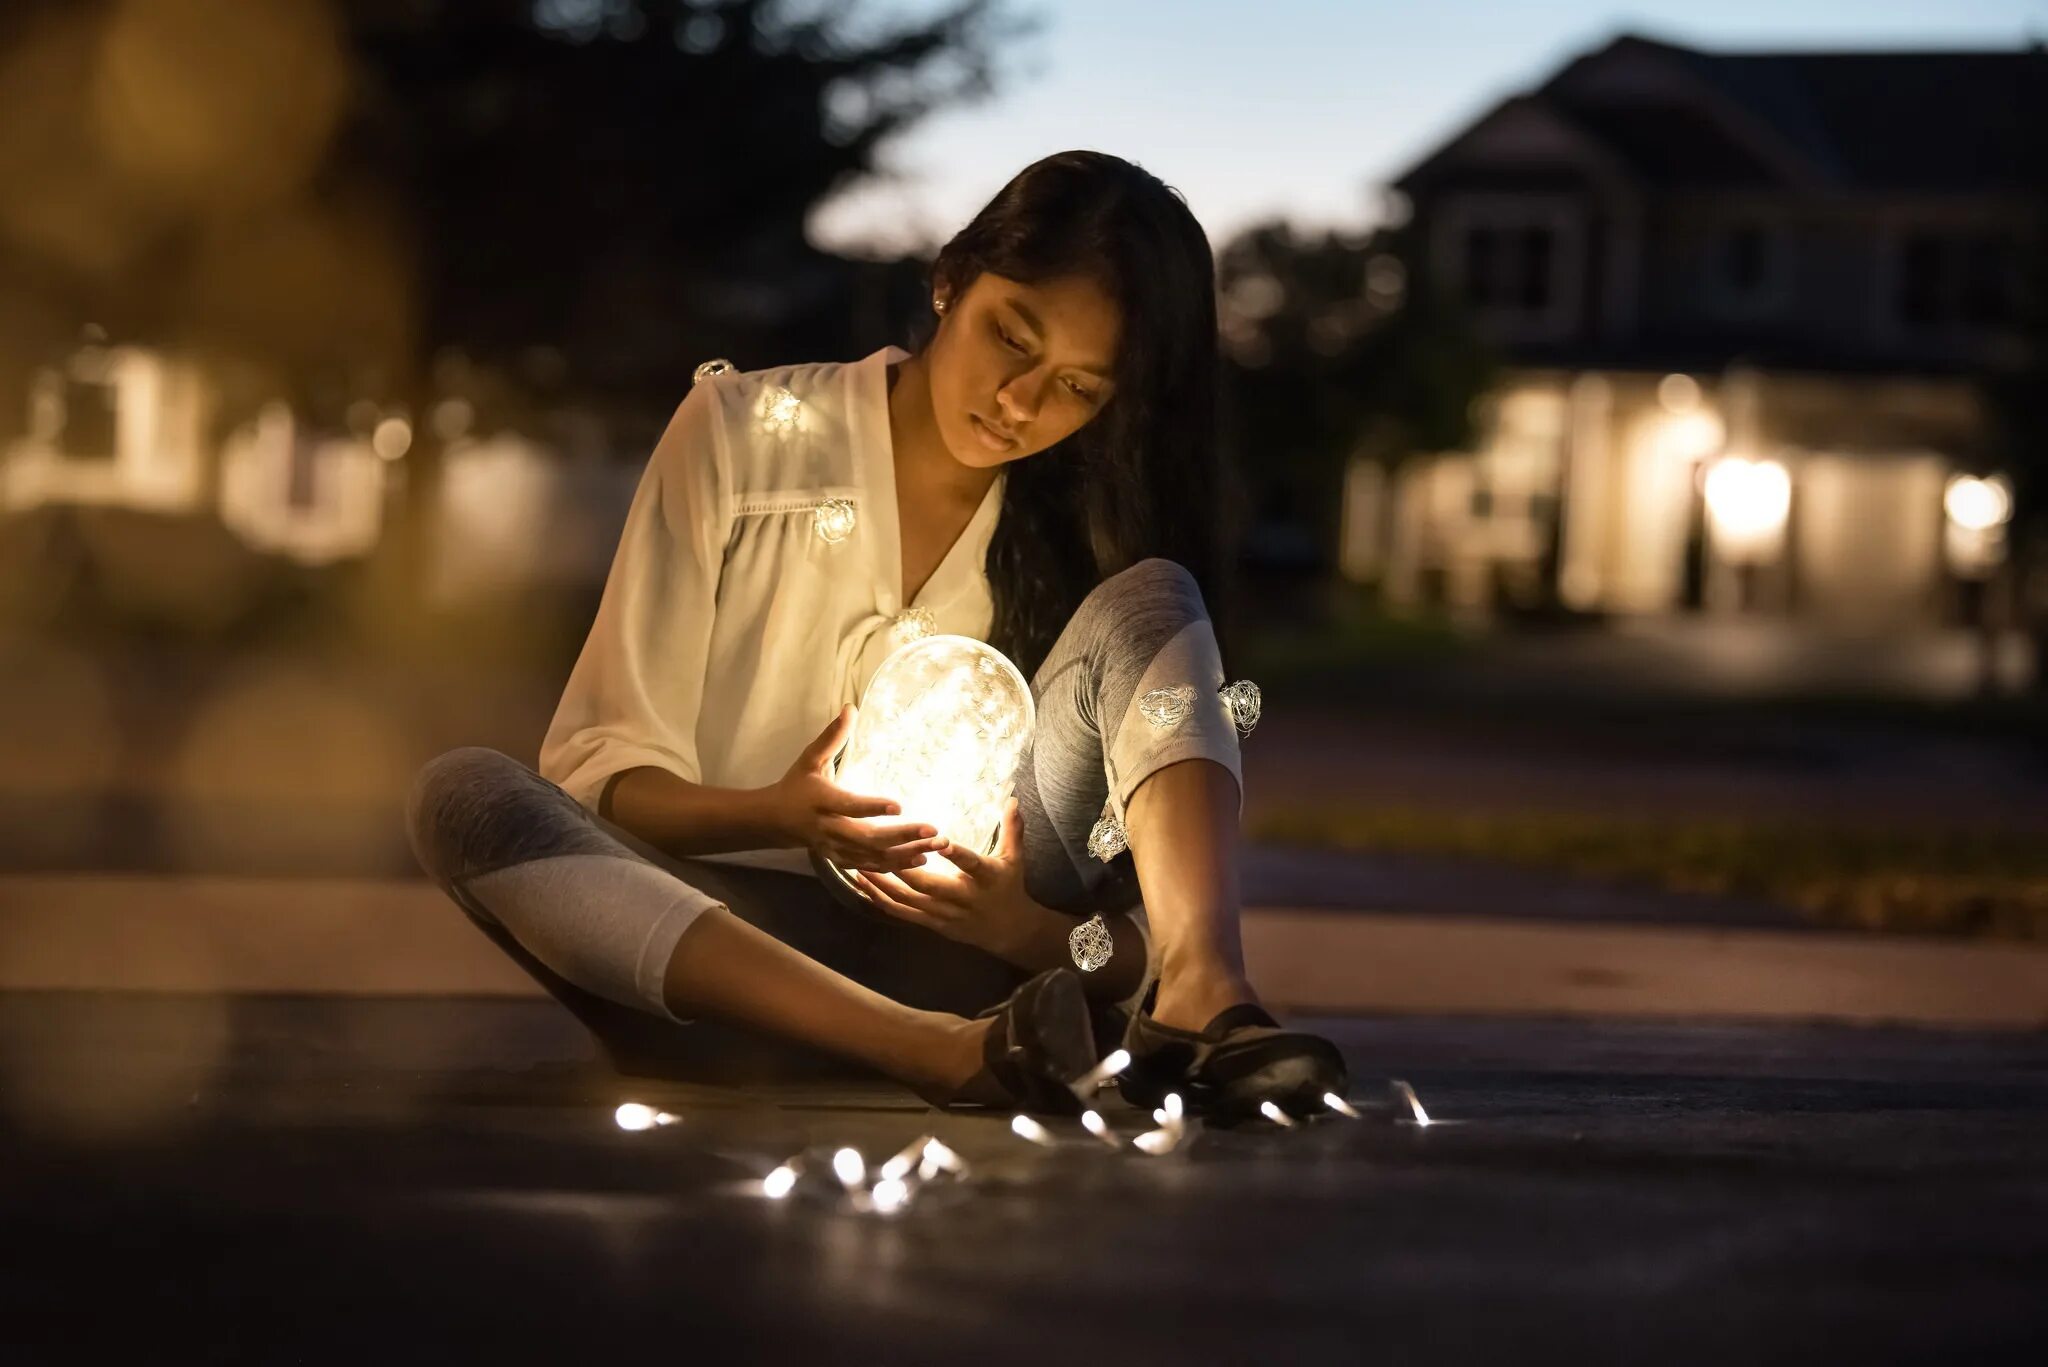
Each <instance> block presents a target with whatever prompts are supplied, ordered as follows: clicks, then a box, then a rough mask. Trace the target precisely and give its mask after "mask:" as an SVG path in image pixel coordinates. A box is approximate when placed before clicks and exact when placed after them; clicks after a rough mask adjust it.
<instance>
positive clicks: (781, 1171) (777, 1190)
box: [761, 1163, 796, 1201]
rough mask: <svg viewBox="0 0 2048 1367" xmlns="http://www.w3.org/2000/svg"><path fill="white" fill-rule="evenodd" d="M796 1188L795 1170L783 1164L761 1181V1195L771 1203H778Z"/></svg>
mask: <svg viewBox="0 0 2048 1367" xmlns="http://www.w3.org/2000/svg"><path fill="white" fill-rule="evenodd" d="M795 1188H796V1169H795V1168H794V1167H793V1166H791V1165H790V1164H788V1163H784V1164H783V1165H782V1166H781V1167H779V1168H777V1169H776V1170H775V1171H773V1172H771V1173H769V1174H768V1175H767V1176H766V1177H764V1178H762V1179H761V1194H762V1195H763V1196H765V1197H767V1198H768V1199H769V1200H771V1201H780V1200H781V1199H782V1198H783V1197H785V1196H787V1195H789V1193H790V1192H791V1191H793V1190H795Z"/></svg>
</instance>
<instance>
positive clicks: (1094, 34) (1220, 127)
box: [811, 0, 2048, 251]
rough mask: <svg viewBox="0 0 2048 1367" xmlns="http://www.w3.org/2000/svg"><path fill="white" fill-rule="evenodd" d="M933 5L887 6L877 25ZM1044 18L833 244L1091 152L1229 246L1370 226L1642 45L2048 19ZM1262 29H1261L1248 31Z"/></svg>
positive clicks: (1145, 13) (2025, 12)
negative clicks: (1542, 89) (1630, 43)
mask: <svg viewBox="0 0 2048 1367" xmlns="http://www.w3.org/2000/svg"><path fill="white" fill-rule="evenodd" d="M938 8H941V6H940V5H938V4H936V3H923V0H919V2H917V3H910V2H908V0H898V3H895V4H893V5H889V4H876V3H875V0H870V4H869V6H868V8H866V9H863V10H861V11H859V12H860V13H861V14H862V15H864V16H866V17H867V18H868V19H869V20H872V19H874V18H875V17H877V16H887V15H916V14H920V13H927V12H931V11H934V10H936V9H938ZM1011 8H1012V9H1013V11H1015V12H1018V13H1025V14H1036V15H1039V16H1042V18H1043V21H1044V22H1043V24H1042V26H1041V27H1040V29H1039V31H1038V32H1037V33H1036V34H1035V35H1033V36H1032V37H1030V38H1027V39H1024V40H1023V41H1022V42H1021V43H1020V44H1019V45H1018V50H1017V51H1015V52H1014V53H1009V54H1005V55H1004V56H1003V58H1002V59H1001V60H1000V67H999V69H1000V71H1001V73H1002V75H1001V88H1000V89H999V90H998V92H997V93H996V94H995V95H994V96H993V97H991V98H990V99H988V100H986V101H984V102H982V103H980V104H978V105H973V106H969V107H964V108H960V109H955V110H950V111H947V112H944V113H941V114H938V115H936V116H934V117H933V118H932V119H931V120H929V121H928V122H927V123H925V124H923V125H921V126H920V127H918V128H917V129H915V130H914V131H912V132H911V133H909V134H907V135H905V136H904V137H903V138H901V139H900V140H899V141H897V142H896V143H895V144H894V145H893V146H891V147H890V148H888V149H887V151H886V152H885V154H884V157H883V160H884V163H885V164H886V165H887V166H888V167H890V168H891V169H892V170H893V171H894V172H896V173H897V174H896V175H895V176H894V177H892V178H890V179H887V180H883V181H877V182H870V183H868V184H866V185H864V186H862V187H859V188H857V189H855V190H852V191H850V192H848V193H845V194H842V195H840V196H838V197H837V198H835V199H834V200H833V201H831V202H830V203H828V204H826V205H823V206H821V208H820V209H819V211H818V212H817V214H816V215H815V216H814V217H813V219H812V223H811V233H812V237H813V238H814V240H816V241H817V242H819V243H820V245H823V246H826V247H830V248H834V249H838V250H847V251H862V250H872V251H886V250H892V249H908V248H909V247H911V246H914V245H920V244H921V245H925V246H932V245H936V244H937V242H938V241H940V240H943V238H945V237H946V236H948V235H950V234H951V233H952V232H953V231H954V230H955V229H957V228H958V227H959V226H960V225H961V224H963V223H965V222H966V221H967V219H968V218H970V217H971V216H972V215H973V213H974V211H975V210H976V209H978V208H979V207H980V206H981V205H982V204H983V203H984V202H985V201H986V200H987V199H988V197H989V196H990V195H992V194H993V193H994V192H995V191H996V190H997V189H999V188H1000V187H1001V186H1002V184H1003V182H1004V181H1006V180H1008V179H1009V178H1010V176H1012V175H1014V174H1015V173H1016V172H1017V171H1019V170H1021V169H1022V168H1023V167H1024V166H1026V165H1027V164H1029V163H1030V162H1032V161H1034V160H1036V159H1037V158H1039V157H1041V156H1044V155H1046V154H1047V153H1049V152H1056V151H1059V150H1061V149H1062V148H1067V147H1093V148H1098V149H1100V150H1102V151H1107V152H1114V153H1116V154H1118V155H1119V156H1124V157H1129V158H1130V159H1132V160H1133V161H1136V162H1139V163H1140V164H1142V165H1144V166H1145V167H1146V168H1147V169H1148V170H1150V171H1152V172H1153V173H1154V174H1155V175H1157V176H1159V177H1160V178H1161V179H1162V180H1164V181H1166V182H1167V183H1168V184H1170V185H1174V186H1178V187H1179V188H1180V190H1181V192H1182V193H1183V194H1185V195H1186V196H1187V198H1188V202H1189V204H1190V205H1191V207H1192V208H1193V209H1194V211H1195V215H1196V217H1197V218H1199V219H1200V220H1201V222H1202V225H1203V227H1204V228H1205V229H1206V230H1207V231H1208V233H1209V237H1210V240H1211V242H1213V243H1215V244H1217V245H1219V246H1220V245H1221V244H1222V243H1223V241H1225V240H1226V239H1227V238H1228V237H1229V236H1230V235H1231V234H1232V233H1233V232H1235V231H1236V230H1237V229H1239V228H1242V227H1243V226H1245V225H1246V224H1248V223H1251V222H1255V221H1257V220H1258V219H1260V218H1263V217H1267V216H1270V215H1272V214H1276V213H1277V214H1284V215H1285V216H1287V217H1289V218H1292V219H1294V220H1295V221H1297V222H1300V223H1304V224H1308V225H1311V226H1344V227H1362V226H1365V225H1366V224H1369V223H1371V222H1372V221H1373V220H1374V219H1375V217H1376V216H1377V207H1376V206H1377V188H1376V187H1377V186H1378V185H1379V184H1380V183H1382V182H1383V181H1385V180H1387V179H1389V178H1390V177H1392V176H1394V175H1397V174H1399V172H1400V171H1401V170H1403V169H1404V168H1405V167H1406V166H1407V165H1408V164H1409V163H1411V162H1412V161H1414V160H1415V159H1416V158H1418V157H1420V156H1421V155H1422V154H1424V153H1425V152H1427V151H1428V150H1429V149H1430V148H1432V147H1433V146H1435V145H1436V144H1437V143H1438V142H1440V141H1441V140H1443V139H1444V138H1446V137H1448V136H1450V135H1451V134H1452V133H1454V132H1456V131H1457V130H1458V129H1459V128H1460V127H1461V126H1463V125H1464V124H1465V123H1466V122H1468V121H1469V120H1470V119H1472V118H1473V117H1475V116H1477V115H1478V114H1480V113H1482V112H1484V111H1485V110H1486V109H1487V108H1489V107H1490V106H1491V105H1492V104H1493V103H1494V102H1495V101H1497V100H1499V99H1501V98H1503V97H1504V96H1507V95H1510V94H1513V93H1515V92H1516V91H1519V90H1524V89H1527V88H1529V87H1531V86H1534V85H1536V84H1538V83H1539V82H1540V81H1542V80H1543V79H1544V78H1545V77H1546V76H1547V75H1549V74H1550V73H1551V72H1553V71H1554V70H1556V69H1557V67H1558V66H1559V65H1561V64H1562V63H1563V62H1564V61H1566V60H1568V59H1569V58H1571V57H1572V56H1574V55H1576V54H1578V53H1581V52H1584V51H1588V50H1590V49H1593V48H1596V47H1598V46H1600V45H1602V44H1603V43H1605V42H1606V41H1607V40H1608V39H1610V38H1611V37H1613V36H1614V35H1615V34H1617V33H1622V32H1633V33H1640V34H1644V35H1647V36H1650V37H1655V38H1660V39H1663V40H1665V41H1668V42H1678V43H1685V44H1688V45H1691V46H1696V47H1701V48H1706V49H1710V50H1711V49H1716V48H1721V49H1729V50H1757V49H1765V48H1771V49H1791V48H1811V47H1831V48H1851V49H1872V48H1900V47H1930V48H2016V47H2019V46H2022V45H2023V44H2025V43H2027V42H2029V41H2035V40H2038V41H2044V42H2048V0H1862V3H1854V4H1852V3H1846V2H1845V0H1720V3H1716V4H1712V5H1708V4H1702V3H1700V0H1691V3H1675V2H1669V0H1667V3H1636V4H1630V5H1625V6H1616V5H1613V4H1606V3H1600V2H1599V0H1437V2H1436V3H1434V4H1415V3H1409V4H1403V5H1398V6H1397V5H1393V4H1385V3H1366V2H1365V0H1011ZM1248 15H1250V16H1256V17H1255V18H1248V17H1247V16H1248Z"/></svg>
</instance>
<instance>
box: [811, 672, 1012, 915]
mask: <svg viewBox="0 0 2048 1367" xmlns="http://www.w3.org/2000/svg"><path fill="white" fill-rule="evenodd" d="M1036 720H1037V710H1036V707H1035V705H1034V703H1033V701H1032V698H1031V685H1030V684H1029V683H1028V682H1026V681H1025V678H1024V675H1023V674H1022V673H1021V672H1019V670H1018V669H1017V667H1016V665H1014V664H1012V663H1011V662H1010V660H1009V659H1008V657H1006V656H1005V655H1004V654H1003V653H1002V652H1001V651H999V650H997V649H995V648H994V647H993V646H991V645H989V644H987V643H986V642H983V641H977V640H975V639H974V638H973V637H971V636H958V635H952V634H948V633H941V634H938V635H933V636H925V637H921V638H919V639H917V640H914V641H909V642H906V643H905V644H903V645H900V646H898V647H897V648H896V649H895V650H894V651H892V652H890V654H889V656H888V657H887V658H886V659H884V660H883V661H882V663H881V665H880V667H879V668H877V669H876V670H875V673H874V677H873V678H872V679H870V680H869V681H868V686H867V689H866V690H865V692H864V693H863V694H862V696H861V701H860V715H859V717H858V718H857V719H856V720H855V722H854V727H853V734H852V735H851V736H850V737H848V738H847V742H846V744H845V746H844V747H842V748H841V750H840V752H839V755H838V757H837V759H836V761H835V767H834V769H833V771H832V781H833V782H834V783H836V784H838V785H839V786H840V787H842V788H845V789H847V790H849V791H851V792H856V793H863V794H871V795H873V796H877V797H886V798H891V799H893V800H895V801H896V802H897V803H898V804H899V805H900V806H901V808H902V811H901V813H900V814H899V815H896V816H887V817H874V818H858V819H860V820H865V821H869V822H871V823H878V824H883V825H898V824H901V823H903V822H906V821H921V822H924V823H926V824H928V825H930V826H932V827H933V828H934V829H936V830H937V831H938V833H939V834H940V835H941V836H943V837H945V838H946V839H948V840H950V841H952V842H953V843H955V844H957V845H962V846H965V847H966V848H967V849H969V850H971V851H973V852H974V853H976V854H983V855H987V854H993V853H995V851H996V847H997V844H998V842H999V841H1000V840H1001V837H1002V815H1003V803H1004V800H1005V799H1007V798H1008V797H1009V795H1010V788H1011V783H1012V781H1013V779H1014V778H1015V777H1016V772H1017V765H1018V763H1019V762H1020V761H1021V760H1022V759H1023V756H1024V748H1025V746H1026V745H1027V744H1029V743H1030V740H1031V733H1032V728H1033V726H1034V725H1035V724H1036ZM941 857H942V856H935V855H932V854H927V855H926V856H925V858H924V861H923V865H922V867H929V866H930V865H931V863H932V861H933V859H934V858H941ZM821 862H822V863H823V866H824V867H825V868H826V869H829V870H831V872H832V874H833V875H834V876H835V877H837V878H838V879H839V880H840V881H841V882H843V883H845V884H846V886H847V887H848V888H849V889H853V885H852V883H851V882H850V881H848V880H847V878H846V873H845V871H844V870H843V869H840V868H839V867H838V866H837V865H835V864H833V863H831V861H829V860H823V861H821ZM853 890H854V891H856V893H857V892H858V890H857V889H853Z"/></svg>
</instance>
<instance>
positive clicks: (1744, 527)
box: [1705, 456, 1792, 544]
mask: <svg viewBox="0 0 2048 1367" xmlns="http://www.w3.org/2000/svg"><path fill="white" fill-rule="evenodd" d="M1705 492H1706V497H1707V511H1708V512H1709V513H1711V514H1712V515H1713V518H1714V529H1715V531H1716V533H1718V534H1719V535H1720V536H1721V537H1722V538H1724V539H1725V540H1728V541H1730V542H1736V543H1744V544H1753V543H1756V542H1760V541H1766V540H1769V539H1771V538H1774V537H1775V536H1776V535H1777V534H1778V533H1779V532H1780V531H1782V530H1784V527H1785V518H1786V516H1787V515H1788V514H1789V513H1790V512H1791V511H1792V475H1791V472H1790V471H1788V470H1787V469H1786V468H1785V467H1784V466H1783V465H1781V464H1779V463H1778V462H1777V461H1774V460H1751V459H1749V458H1747V457H1745V456H1727V457H1724V458H1722V459H1720V460H1717V461H1715V462H1714V463H1713V465H1711V466H1709V467H1708V469H1707V479H1706V486H1705Z"/></svg>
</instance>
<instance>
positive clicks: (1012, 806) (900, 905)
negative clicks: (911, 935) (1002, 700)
mask: <svg viewBox="0 0 2048 1367" xmlns="http://www.w3.org/2000/svg"><path fill="white" fill-rule="evenodd" d="M939 853H940V854H942V855H944V856H945V857H946V859H947V860H949V861H951V863H952V864H953V865H954V867H955V868H957V869H958V870H959V872H958V873H957V874H952V873H933V872H929V871H927V870H924V869H919V868H910V869H904V870H902V871H901V872H898V873H895V874H893V875H892V874H887V873H857V874H854V875H852V877H853V881H854V883H855V885H856V886H857V887H859V888H860V890H861V891H862V892H863V893H864V894H865V895H866V896H867V899H868V900H869V901H870V902H872V903H874V904H875V906H876V907H877V908H878V909H880V910H882V911H885V912H887V913H889V914H890V915H891V916H897V917H901V918H902V919H903V920H906V921H910V922H913V923H915V924H917V925H921V926H926V927H928V928H930V929H932V930H936V931H937V932H938V933H939V934H941V935H943V936H945V937H946V938H947V939H949V940H958V941H960V942H961V943H962V944H969V945H973V946H974V947H975V948H977V949H981V950H986V951H987V952H988V953H990V954H993V955H995V956H996V957H997V958H999V959H1006V960H1008V961H1010V962H1011V963H1017V964H1020V965H1022V966H1029V963H1028V962H1027V961H1035V959H1036V957H1038V953H1037V952H1038V950H1039V949H1041V948H1042V946H1043V944H1044V943H1045V942H1046V937H1047V936H1048V934H1049V933H1050V932H1051V931H1054V930H1058V929H1059V927H1057V926H1055V925H1053V921H1054V919H1055V918H1056V916H1057V913H1055V912H1050V911H1048V910H1047V909H1046V908H1045V907H1043V906H1040V905H1039V904H1038V903H1037V902H1035V901H1033V900H1032V898H1031V895H1030V894H1029V893H1027V892H1025V891H1024V818H1023V817H1022V816H1021V815H1019V814H1018V811H1017V799H1015V798H1010V799H1009V800H1008V801H1006V802H1005V803H1004V804H1003V828H1002V835H1001V838H1000V839H999V841H998V843H997V846H996V852H995V853H994V854H990V855H980V854H976V853H974V851H972V850H970V849H967V848H966V847H964V846H956V845H947V846H945V847H944V848H942V849H940V850H939ZM1054 938H1058V937H1057V936H1055V937H1054Z"/></svg>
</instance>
